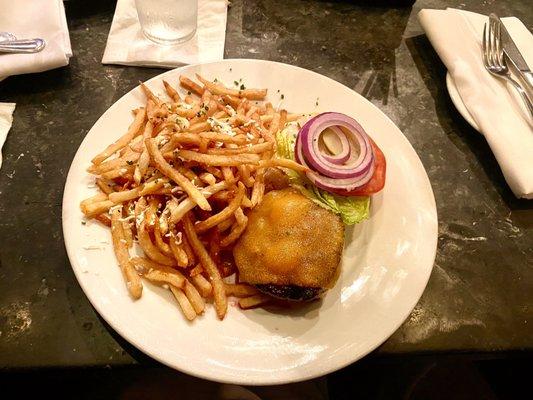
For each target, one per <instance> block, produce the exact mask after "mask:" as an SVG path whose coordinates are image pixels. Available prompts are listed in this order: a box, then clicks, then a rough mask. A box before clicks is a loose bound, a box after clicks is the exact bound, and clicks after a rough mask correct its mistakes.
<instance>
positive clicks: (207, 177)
mask: <svg viewBox="0 0 533 400" xmlns="http://www.w3.org/2000/svg"><path fill="white" fill-rule="evenodd" d="M198 177H199V178H200V179H201V180H202V181H203V182H205V183H207V184H208V185H214V184H215V183H217V178H215V176H214V175H213V174H210V173H209V172H203V173H201V174H200V175H199V176H198Z"/></svg>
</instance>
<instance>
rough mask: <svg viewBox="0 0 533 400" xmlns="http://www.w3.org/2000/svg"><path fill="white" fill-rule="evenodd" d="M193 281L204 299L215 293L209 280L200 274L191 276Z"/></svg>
mask: <svg viewBox="0 0 533 400" xmlns="http://www.w3.org/2000/svg"><path fill="white" fill-rule="evenodd" d="M191 281H192V283H193V284H194V286H196V288H197V289H198V291H199V292H200V294H201V295H202V297H209V296H211V294H212V292H213V287H212V286H211V284H210V283H209V281H208V280H207V279H205V278H204V276H203V275H202V274H201V273H200V274H197V275H191Z"/></svg>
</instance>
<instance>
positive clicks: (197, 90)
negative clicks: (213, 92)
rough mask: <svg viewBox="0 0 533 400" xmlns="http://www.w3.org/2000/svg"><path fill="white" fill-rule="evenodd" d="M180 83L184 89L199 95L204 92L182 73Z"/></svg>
mask: <svg viewBox="0 0 533 400" xmlns="http://www.w3.org/2000/svg"><path fill="white" fill-rule="evenodd" d="M180 85H181V86H183V87H184V88H185V89H187V90H189V91H191V92H194V93H196V94H197V95H198V96H201V95H202V94H203V93H204V88H202V87H201V86H200V85H198V84H197V83H196V82H194V81H192V80H190V79H189V78H187V77H186V76H183V75H180Z"/></svg>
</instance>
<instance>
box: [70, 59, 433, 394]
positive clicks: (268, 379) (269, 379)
mask: <svg viewBox="0 0 533 400" xmlns="http://www.w3.org/2000/svg"><path fill="white" fill-rule="evenodd" d="M232 62H246V63H267V64H268V63H273V64H280V65H282V66H284V67H290V68H295V69H298V70H303V71H305V72H306V73H311V74H313V75H317V76H319V77H320V78H321V79H326V80H327V81H328V82H329V83H331V84H333V85H338V86H340V87H343V88H344V89H348V90H349V91H350V92H352V93H353V94H355V95H356V96H358V97H360V98H361V100H362V101H364V102H366V103H368V104H369V105H371V106H372V107H373V108H375V109H376V110H377V111H379V113H380V114H381V116H382V117H383V118H384V119H386V120H387V121H388V122H389V123H391V124H393V125H394V126H395V127H396V128H397V130H398V131H399V132H400V133H401V140H403V141H405V142H406V144H407V145H408V147H410V149H411V150H412V151H413V153H414V155H416V157H415V163H418V164H419V166H420V167H421V168H422V170H423V172H424V173H423V177H422V179H423V180H424V183H425V184H426V186H427V188H428V189H429V193H430V199H428V200H431V201H430V205H431V208H432V211H433V215H432V217H434V218H432V219H431V220H432V222H433V228H434V229H433V230H434V235H433V240H432V243H428V246H429V247H430V248H431V250H432V252H431V259H432V264H431V268H428V269H427V270H426V276H425V277H424V279H421V282H423V285H421V291H420V293H417V296H415V297H413V300H412V304H410V305H409V307H407V306H406V308H405V310H406V311H405V312H404V313H403V314H402V315H401V318H400V319H399V322H398V323H397V324H394V329H391V333H390V335H388V336H386V337H385V338H383V339H382V340H379V341H377V342H376V343H375V345H373V346H369V347H368V348H367V349H366V350H365V351H362V352H361V353H359V354H358V355H357V356H355V357H351V358H348V359H347V361H345V362H342V363H336V364H334V366H333V367H332V366H331V365H326V366H325V367H322V368H320V369H319V370H317V371H316V372H315V373H311V374H306V375H302V376H298V377H288V378H282V379H279V378H277V374H275V375H274V374H272V375H271V376H267V375H265V376H264V377H263V378H265V379H261V380H254V379H253V378H252V379H246V377H244V378H243V379H240V380H235V379H224V378H222V379H221V378H218V377H217V376H215V375H214V374H210V372H209V369H206V370H202V371H197V370H195V369H188V368H186V365H180V367H177V366H176V365H175V364H172V363H171V362H169V361H166V360H164V359H163V358H161V357H159V356H158V355H157V354H154V353H153V352H152V351H150V349H146V348H145V347H143V346H142V345H141V344H140V343H138V341H137V340H135V339H134V338H132V337H129V336H128V335H126V334H125V333H124V330H123V329H122V327H120V326H119V327H117V325H116V324H114V322H113V320H111V319H108V316H107V315H106V313H105V312H104V307H100V305H99V303H98V302H97V301H93V299H92V298H91V296H90V295H89V294H88V293H90V291H89V290H88V287H87V285H88V283H87V282H88V281H87V280H84V279H82V276H81V273H80V272H79V271H77V269H76V268H74V267H73V263H72V260H73V259H75V255H74V244H73V243H72V242H71V240H73V239H71V238H70V237H67V235H65V232H66V230H67V227H66V225H67V221H66V219H67V218H66V217H65V209H66V207H68V206H67V203H68V196H67V195H68V192H69V190H68V189H69V186H70V185H69V181H70V180H71V179H72V177H71V175H73V174H74V171H73V168H72V167H73V164H74V161H75V160H76V159H77V157H78V154H79V152H80V149H81V148H82V146H83V144H84V142H85V141H86V140H88V136H89V133H90V132H91V130H92V129H93V128H94V126H95V125H97V124H98V123H100V121H101V120H102V119H103V118H104V117H105V116H106V114H107V113H108V112H111V111H112V110H113V109H114V108H115V107H117V103H119V102H121V101H122V100H123V98H125V97H126V96H129V95H130V94H131V93H132V92H133V91H135V90H137V89H138V86H135V87H134V88H132V89H131V90H129V91H127V92H126V93H124V95H122V96H121V97H120V98H118V99H117V100H116V101H115V102H114V103H113V104H112V105H111V106H110V107H108V108H107V109H106V110H105V111H104V113H103V114H102V115H101V116H100V117H99V118H98V119H97V120H96V121H95V122H94V124H93V125H92V126H91V128H90V129H89V130H88V132H87V134H86V135H85V137H84V139H83V140H82V141H81V143H80V144H79V146H78V149H77V150H76V153H75V155H74V157H73V159H72V162H71V165H70V166H69V171H68V174H67V177H66V180H65V186H64V191H63V198H62V213H61V219H62V231H63V241H64V245H65V249H66V252H67V256H68V259H69V263H70V266H71V268H72V270H73V272H74V275H75V276H76V280H77V281H78V284H79V285H80V287H81V288H82V290H83V292H84V294H85V296H86V297H87V299H88V300H89V302H90V303H91V305H92V306H93V307H94V309H95V310H96V311H97V312H98V314H99V316H100V317H102V318H103V319H104V320H105V321H106V323H107V324H109V326H110V327H111V328H112V329H113V330H114V331H115V332H117V333H118V334H119V335H120V336H121V337H122V338H123V339H124V340H126V341H127V342H128V343H130V344H131V345H133V346H134V347H135V348H136V349H137V350H139V351H141V352H142V353H144V354H146V355H148V356H149V357H151V358H153V359H155V360H156V361H158V362H160V363H162V364H163V365H166V366H168V367H170V368H172V369H174V370H177V371H180V372H183V373H186V374H188V375H191V376H194V377H197V378H201V379H208V380H211V381H214V382H220V383H228V384H243V385H250V386H259V385H276V384H288V383H295V382H301V381H305V380H310V379H315V378H317V377H321V376H325V375H327V374H330V373H333V372H335V371H338V370H340V369H342V368H345V367H346V366H348V365H351V364H353V363H355V362H357V361H358V360H360V359H361V358H363V357H365V356H366V355H368V354H369V353H371V352H372V351H374V350H375V349H376V348H378V347H379V346H381V345H382V344H383V343H384V342H385V341H387V340H388V339H389V338H390V337H391V336H392V335H393V334H394V332H396V331H397V330H398V328H399V327H400V326H402V325H403V323H404V322H405V321H406V320H407V318H408V316H409V315H410V314H411V313H412V311H413V309H414V308H415V307H416V305H417V304H418V302H419V300H420V298H421V297H422V295H423V293H424V292H425V289H426V287H427V284H428V282H429V279H430V276H431V273H432V270H433V267H434V265H435V259H436V255H437V244H438V210H437V207H436V201H435V194H434V192H433V188H432V186H431V181H430V180H429V176H428V174H427V171H426V169H425V167H424V165H423V164H422V161H421V160H420V157H419V156H418V153H417V152H416V150H415V149H414V148H413V146H412V145H411V143H410V142H409V140H408V139H407V137H406V136H405V134H404V133H403V132H402V131H401V129H400V128H399V127H398V126H397V125H396V124H395V123H394V122H393V121H392V120H391V119H390V118H389V117H388V116H387V115H386V114H385V113H384V112H383V111H382V110H381V109H380V108H379V107H377V106H376V105H374V104H373V103H371V102H370V101H369V100H368V99H366V98H365V97H364V96H362V95H361V94H360V93H358V92H356V91H355V90H353V89H352V88H350V87H348V86H346V85H344V84H342V83H341V82H338V81H336V80H334V79H332V78H330V77H328V76H326V75H322V74H320V73H318V72H315V71H312V70H308V69H305V68H302V67H299V66H296V65H291V64H287V63H282V62H278V61H270V60H263V59H249V58H231V59H223V60H219V61H212V62H204V63H196V64H189V65H184V66H181V67H178V68H174V69H170V70H168V71H165V72H163V73H160V74H157V75H155V76H153V77H152V78H150V79H148V80H147V81H145V83H150V82H152V81H155V80H161V79H164V78H165V77H166V76H167V75H170V74H173V73H176V71H181V70H186V69H189V68H194V67H198V66H205V65H211V64H230V63H232Z"/></svg>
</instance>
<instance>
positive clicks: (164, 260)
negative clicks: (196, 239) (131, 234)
mask: <svg viewBox="0 0 533 400" xmlns="http://www.w3.org/2000/svg"><path fill="white" fill-rule="evenodd" d="M137 236H138V238H139V245H140V246H141V248H142V249H143V251H144V254H146V256H147V257H148V258H149V259H151V260H153V261H155V262H157V263H159V264H162V265H167V266H173V265H176V261H175V260H174V259H173V258H170V257H167V256H166V255H164V254H163V253H161V251H159V249H158V248H157V246H155V245H154V244H153V243H152V239H150V234H149V233H148V231H147V230H146V221H143V222H142V223H141V225H140V227H139V229H138V231H137Z"/></svg>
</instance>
